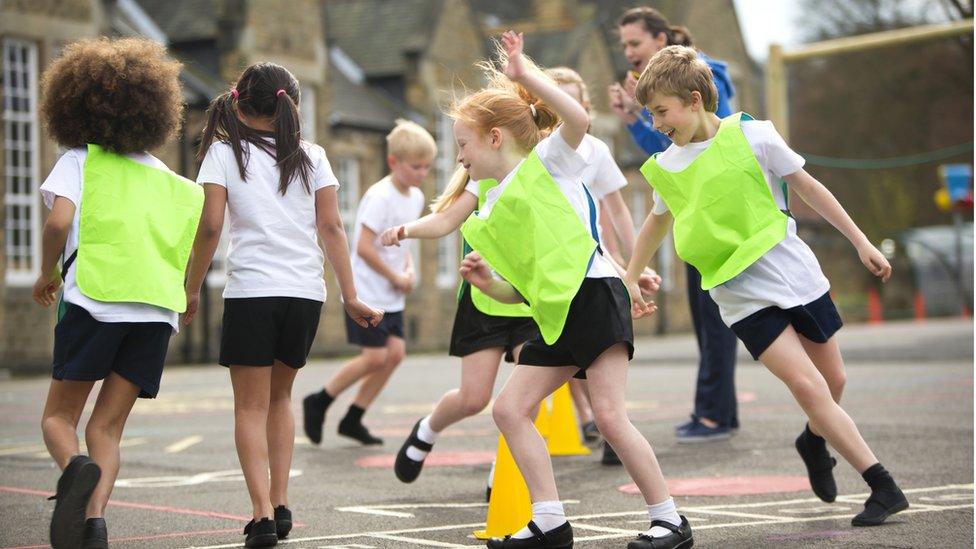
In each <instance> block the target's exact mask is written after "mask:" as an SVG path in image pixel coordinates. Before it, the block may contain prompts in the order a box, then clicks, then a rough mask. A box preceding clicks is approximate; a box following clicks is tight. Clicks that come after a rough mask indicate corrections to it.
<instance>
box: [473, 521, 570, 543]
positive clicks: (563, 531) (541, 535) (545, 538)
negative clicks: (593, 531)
mask: <svg viewBox="0 0 976 549" xmlns="http://www.w3.org/2000/svg"><path fill="white" fill-rule="evenodd" d="M528 527H529V530H531V531H532V533H533V534H535V535H534V536H532V537H531V538H524V539H515V538H513V537H512V536H505V537H504V538H491V539H490V540H488V547H490V548H491V549H536V548H545V549H571V548H572V547H573V527H572V526H570V525H569V522H564V523H563V524H562V525H561V526H557V527H555V528H553V529H552V530H549V531H548V532H543V531H542V530H541V529H539V527H538V526H536V525H535V523H534V522H532V521H531V520H530V521H529V524H528Z"/></svg>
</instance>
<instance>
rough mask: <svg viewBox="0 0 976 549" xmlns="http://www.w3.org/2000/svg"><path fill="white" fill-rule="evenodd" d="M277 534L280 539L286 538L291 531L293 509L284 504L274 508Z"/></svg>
mask: <svg viewBox="0 0 976 549" xmlns="http://www.w3.org/2000/svg"><path fill="white" fill-rule="evenodd" d="M274 521H275V534H277V535H278V539H285V538H287V537H288V533H289V532H291V509H289V508H287V507H285V506H284V505H279V506H277V507H275V508H274Z"/></svg>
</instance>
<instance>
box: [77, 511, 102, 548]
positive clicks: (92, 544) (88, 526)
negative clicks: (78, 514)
mask: <svg viewBox="0 0 976 549" xmlns="http://www.w3.org/2000/svg"><path fill="white" fill-rule="evenodd" d="M81 549H108V528H107V527H106V526H105V519H103V518H90V519H88V520H86V521H85V534H84V536H83V537H82V538H81Z"/></svg>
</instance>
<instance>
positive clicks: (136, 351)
mask: <svg viewBox="0 0 976 549" xmlns="http://www.w3.org/2000/svg"><path fill="white" fill-rule="evenodd" d="M66 305H67V309H66V310H65V313H64V316H63V317H61V320H60V321H58V324H57V326H55V328H54V364H53V372H52V374H51V377H53V378H54V379H61V380H68V381H97V380H100V379H105V378H106V377H108V374H109V373H110V372H115V373H116V374H118V375H120V376H122V377H123V378H125V379H126V380H128V381H129V382H131V383H132V384H134V385H136V386H138V387H139V389H140V391H139V398H156V394H157V393H159V379H160V378H161V377H162V376H163V363H164V362H165V361H166V350H167V348H168V347H169V338H170V336H171V335H173V327H172V326H170V325H169V324H168V323H166V322H101V321H99V320H95V319H94V318H92V316H91V315H90V314H88V311H86V310H85V309H84V308H82V307H79V306H77V305H75V304H73V303H66Z"/></svg>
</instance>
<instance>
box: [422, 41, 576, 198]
mask: <svg viewBox="0 0 976 549" xmlns="http://www.w3.org/2000/svg"><path fill="white" fill-rule="evenodd" d="M494 49H495V55H496V57H497V58H498V65H504V64H505V63H506V61H507V55H506V54H505V50H504V49H503V48H502V47H501V44H499V43H498V42H497V41H496V42H495V48H494ZM523 63H524V64H525V65H526V67H527V69H528V70H529V71H531V72H533V73H535V74H536V75H538V76H539V77H540V78H543V79H544V80H546V81H548V82H549V83H550V84H552V85H555V81H553V79H552V78H550V77H549V76H548V75H546V73H544V72H543V71H542V70H541V69H539V67H538V66H537V65H536V64H535V63H534V62H533V61H532V60H531V59H529V58H528V57H527V56H524V55H523ZM478 67H480V68H481V69H482V70H483V71H484V74H485V77H486V79H487V80H488V85H487V86H485V87H484V88H483V89H481V90H479V91H477V92H474V93H472V94H470V95H468V96H467V97H464V98H463V99H460V100H457V99H456V100H455V101H454V103H453V104H452V105H451V107H450V109H449V110H448V114H449V116H450V117H451V118H453V119H455V120H460V121H462V122H464V123H466V124H468V125H470V126H472V127H473V128H474V129H475V130H477V131H479V132H483V133H488V132H489V131H490V130H491V129H492V128H505V129H506V130H508V131H509V133H511V135H512V137H513V138H514V140H515V144H516V145H517V146H518V148H519V149H520V150H521V151H522V152H524V153H525V154H528V153H529V151H531V150H532V148H533V147H535V146H536V144H537V143H538V142H539V141H541V140H542V138H544V137H545V136H547V135H549V132H551V131H552V129H553V128H555V127H556V124H558V123H559V116H558V115H557V114H556V111H555V110H553V108H552V107H550V106H549V105H547V104H545V103H543V102H542V101H541V100H540V99H539V98H538V97H536V96H535V95H534V94H533V93H532V92H530V91H529V90H527V89H525V87H523V86H522V85H520V84H518V83H516V82H513V81H512V80H510V79H509V78H508V77H507V76H505V74H504V73H503V72H501V71H499V70H498V68H497V66H496V64H494V63H492V62H491V61H482V62H480V63H478ZM468 179H469V176H468V171H467V170H465V169H464V168H458V170H456V171H455V172H454V175H453V176H452V177H451V181H450V182H449V183H448V185H447V187H446V188H445V189H444V192H442V193H441V195H440V196H438V197H437V198H436V199H434V203H433V204H431V207H430V209H431V211H432V212H435V213H436V212H441V211H444V210H446V209H447V208H449V207H450V206H451V204H454V202H455V201H456V200H457V199H458V197H460V196H461V193H463V192H464V186H465V185H466V184H467V182H468Z"/></svg>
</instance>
